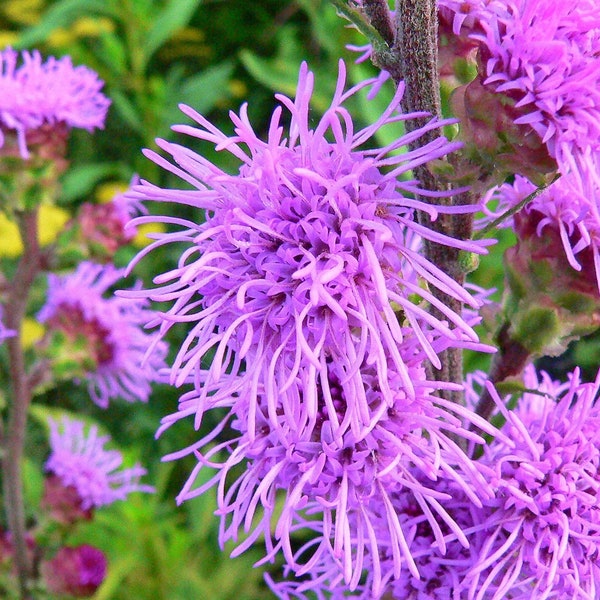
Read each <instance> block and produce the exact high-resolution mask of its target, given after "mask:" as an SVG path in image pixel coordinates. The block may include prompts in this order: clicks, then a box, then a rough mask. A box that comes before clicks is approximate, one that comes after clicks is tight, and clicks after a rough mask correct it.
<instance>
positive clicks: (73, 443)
mask: <svg viewBox="0 0 600 600" xmlns="http://www.w3.org/2000/svg"><path fill="white" fill-rule="evenodd" d="M48 422H49V424H50V448H51V454H50V457H49V458H48V461H47V462H46V471H48V472H49V473H52V474H54V475H56V476H57V477H58V478H60V480H61V481H62V484H63V486H64V487H73V488H75V489H76V490H77V493H78V494H79V497H80V499H81V508H82V509H83V510H84V511H85V510H87V509H90V508H98V507H100V506H105V505H107V504H112V503H113V502H115V501H117V500H125V498H127V495H128V494H130V493H132V492H148V493H152V492H154V488H153V487H151V486H148V485H143V484H141V483H140V482H139V479H140V477H142V476H143V475H145V474H146V470H145V469H143V468H142V467H140V466H139V465H136V466H134V467H132V468H130V469H121V470H119V467H121V465H122V463H123V456H122V455H121V453H120V452H119V451H118V450H107V449H105V445H106V443H107V442H108V441H109V440H110V438H109V436H99V435H98V427H96V426H95V425H92V426H91V427H89V429H88V430H87V431H86V427H85V424H84V423H83V422H82V421H75V420H70V419H67V418H66V417H63V419H62V420H61V423H60V424H59V423H58V422H57V421H54V420H53V419H49V420H48Z"/></svg>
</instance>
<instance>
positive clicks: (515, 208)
mask: <svg viewBox="0 0 600 600" xmlns="http://www.w3.org/2000/svg"><path fill="white" fill-rule="evenodd" d="M559 178H560V173H558V174H557V175H555V176H554V178H553V179H552V181H551V182H550V183H548V184H547V185H544V186H541V187H539V188H537V189H535V190H533V192H531V194H529V196H526V197H525V198H523V200H521V201H520V202H519V203H518V204H515V205H514V206H512V207H511V208H509V209H508V210H507V211H505V212H503V213H502V214H501V215H500V216H499V217H498V218H496V219H494V220H493V221H492V222H491V223H488V224H487V225H486V226H485V227H484V228H483V229H481V230H480V231H478V232H477V233H476V234H475V235H474V236H473V239H474V240H481V239H483V238H484V237H485V236H486V235H487V234H488V233H490V232H491V231H495V230H496V229H498V227H499V226H500V225H502V223H504V221H506V219H508V218H510V217H512V216H513V215H516V214H517V213H518V212H519V211H520V210H521V209H522V208H525V207H526V206H527V205H528V204H529V203H530V202H531V201H532V200H535V199H536V198H537V197H538V196H539V195H540V194H541V193H542V192H545V191H546V190H547V189H548V188H549V187H550V186H551V185H552V184H553V183H554V182H555V181H557V180H558V179H559Z"/></svg>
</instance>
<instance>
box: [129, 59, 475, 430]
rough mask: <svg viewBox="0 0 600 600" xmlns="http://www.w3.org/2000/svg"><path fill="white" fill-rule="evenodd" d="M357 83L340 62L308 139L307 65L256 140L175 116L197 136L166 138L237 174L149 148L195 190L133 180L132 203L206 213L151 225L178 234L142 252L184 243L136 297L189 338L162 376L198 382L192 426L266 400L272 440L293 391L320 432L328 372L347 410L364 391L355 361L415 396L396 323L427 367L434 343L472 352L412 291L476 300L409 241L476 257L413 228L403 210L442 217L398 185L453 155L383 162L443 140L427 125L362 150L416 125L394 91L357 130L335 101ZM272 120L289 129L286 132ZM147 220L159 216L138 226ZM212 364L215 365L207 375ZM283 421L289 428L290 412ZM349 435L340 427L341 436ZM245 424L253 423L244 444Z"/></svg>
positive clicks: (179, 151) (252, 410)
mask: <svg viewBox="0 0 600 600" xmlns="http://www.w3.org/2000/svg"><path fill="white" fill-rule="evenodd" d="M369 83H370V82H365V83H364V84H360V85H359V86H356V87H355V88H352V89H351V90H349V91H346V92H345V91H344V85H345V68H344V66H343V63H340V75H339V80H338V85H337V89H336V92H335V95H334V98H333V100H332V104H331V107H330V108H329V109H328V110H327V111H326V113H325V115H324V116H323V117H322V118H321V119H320V120H319V121H318V122H316V123H315V124H314V126H311V119H309V102H310V99H311V94H312V89H313V75H312V73H310V72H309V71H308V69H307V67H306V65H303V67H302V68H301V72H300V78H299V83H298V90H297V94H296V98H295V100H294V101H293V100H291V99H289V98H287V97H285V96H281V95H277V99H278V101H279V103H280V106H278V107H277V108H276V109H275V111H274V114H273V117H272V119H271V124H270V127H269V133H268V138H267V140H266V141H263V140H261V139H260V138H259V137H258V136H257V135H256V133H255V132H254V130H253V129H252V126H251V125H250V123H249V121H248V117H247V109H246V107H245V106H244V107H242V110H241V113H240V115H234V114H232V115H231V119H232V122H233V124H234V126H235V133H234V135H233V136H231V137H229V136H227V135H225V134H224V133H222V132H221V131H219V130H218V129H217V128H215V127H214V126H213V125H211V124H210V123H209V122H208V121H207V120H206V119H205V118H204V117H202V116H201V115H199V114H197V113H195V112H194V111H193V110H192V109H190V108H187V107H183V110H184V112H185V113H186V114H187V115H188V116H190V117H192V118H193V119H194V120H195V121H196V122H197V123H198V127H191V126H179V127H176V128H175V129H176V130H177V131H179V132H182V133H185V134H188V135H190V136H192V137H196V138H199V139H202V140H207V141H209V142H211V143H213V144H215V146H216V147H217V149H224V150H227V151H228V152H230V153H231V154H232V155H233V156H234V157H235V158H237V159H238V160H239V161H240V162H241V167H240V168H239V171H238V172H237V173H234V174H228V173H226V172H224V171H222V170H221V169H219V168H218V167H217V166H215V165H214V164H212V163H210V162H209V161H208V160H207V159H206V158H204V157H202V156H200V155H198V154H196V153H195V152H192V151H191V150H188V149H186V148H185V147H182V146H179V145H176V144H172V143H168V142H160V145H161V147H162V148H163V149H164V150H166V151H167V152H168V153H169V154H171V156H172V157H173V160H174V161H175V163H177V165H178V166H174V165H173V164H171V163H169V162H167V161H166V160H164V159H163V158H161V157H159V156H158V155H156V154H154V153H152V152H148V155H149V156H150V157H151V158H152V159H153V160H155V161H156V162H157V163H158V164H159V165H161V166H163V167H165V168H166V169H168V170H170V171H172V172H173V173H175V174H177V175H178V176H180V177H181V178H182V179H183V180H185V181H186V182H188V183H189V184H191V185H192V187H193V188H194V189H192V190H163V189H160V188H157V187H156V186H153V185H151V184H149V183H143V185H141V186H139V187H137V188H135V197H136V198H139V199H141V200H150V201H151V200H154V201H166V202H174V203H180V204H182V205H187V206H191V207H193V208H196V209H198V210H199V211H203V212H204V213H205V216H206V219H205V220H204V222H201V223H197V222H193V221H190V220H187V219H183V218H171V217H164V218H162V219H158V220H161V221H164V222H166V223H170V224H173V225H175V226H178V227H179V229H180V230H179V231H177V232H175V233H169V234H162V235H161V234H158V236H157V237H158V239H157V241H156V242H154V244H152V245H150V246H149V247H148V248H147V249H145V250H144V251H143V252H142V253H141V254H140V257H141V256H143V255H145V254H146V253H147V252H150V251H151V250H152V249H153V248H156V247H158V246H162V245H165V244H171V243H180V244H185V245H186V246H187V248H185V249H184V250H183V253H182V256H181V259H180V261H179V264H178V265H177V267H176V268H175V269H173V270H171V271H169V272H168V273H165V274H163V275H159V276H157V277H156V278H155V283H156V284H158V285H159V286H160V287H158V288H156V289H154V290H151V291H149V292H144V291H140V292H139V295H141V296H149V297H150V298H152V299H155V300H164V301H169V302H173V306H172V308H171V309H170V310H169V311H167V312H166V313H165V314H164V315H163V316H162V318H161V319H160V321H162V322H161V323H160V325H161V332H163V333H164V332H166V330H168V329H169V328H170V327H172V326H173V324H174V323H185V324H187V325H188V326H189V327H190V329H189V333H188V336H187V339H186V340H185V342H184V344H183V347H182V348H181V350H180V351H179V353H178V356H177V358H176V360H175V363H174V365H173V369H172V381H173V382H174V383H175V384H177V385H179V384H182V383H184V382H186V381H189V382H193V383H194V384H195V386H196V388H197V390H198V392H199V396H198V400H197V402H196V405H195V406H196V412H197V413H198V419H200V417H201V413H202V411H203V410H204V409H205V408H207V407H209V406H214V405H216V404H218V403H224V402H229V403H233V402H235V401H236V398H244V402H245V401H246V400H245V399H248V401H249V409H248V411H247V415H248V417H249V418H250V419H251V420H252V419H253V417H252V415H256V414H257V402H258V395H259V393H262V392H263V390H264V393H265V394H266V397H268V398H269V400H268V402H269V406H268V407H267V410H268V415H269V419H270V420H271V424H272V425H273V426H274V427H276V428H278V427H280V421H279V419H278V418H276V413H277V412H278V411H280V410H281V411H284V412H286V411H287V410H288V409H287V408H286V407H287V406H290V405H289V404H288V402H287V400H286V399H288V398H289V399H292V398H294V397H298V396H299V395H300V394H302V396H303V398H304V406H305V409H304V410H305V413H306V418H305V419H304V422H303V423H302V426H303V427H308V428H309V430H310V429H311V428H314V426H315V422H316V419H317V412H318V405H317V388H318V386H319V381H320V380H324V379H327V372H328V370H329V369H330V365H331V364H336V365H338V366H339V368H340V369H341V370H342V371H343V372H344V375H343V376H342V377H341V381H342V382H343V385H347V386H348V387H349V388H352V389H354V390H356V391H355V392H353V393H352V394H349V395H348V397H349V398H350V399H351V400H350V401H352V402H354V401H355V400H354V399H356V401H357V402H360V399H361V398H362V397H364V394H365V389H364V383H363V380H362V377H361V373H360V366H361V365H362V364H364V363H365V362H367V363H369V364H376V365H378V367H379V370H378V372H379V382H378V385H379V386H380V387H381V389H382V390H383V393H384V396H385V397H386V398H387V399H388V401H389V403H390V404H391V403H392V402H393V400H392V396H393V394H392V391H391V390H390V387H389V383H388V380H387V370H388V365H387V361H388V358H390V359H391V361H392V366H393V368H394V371H395V372H396V373H397V374H398V376H399V377H400V378H401V380H402V382H403V386H404V388H406V390H407V393H408V395H409V396H414V394H415V392H414V387H413V383H412V381H411V378H410V377H409V375H408V370H407V366H406V364H405V363H404V360H403V358H402V356H401V355H400V353H399V352H398V349H397V347H398V344H399V343H401V342H402V340H403V338H404V335H403V333H402V330H401V324H408V325H410V327H411V328H412V331H414V332H415V335H416V338H415V339H418V340H419V343H420V346H421V351H422V353H423V354H424V355H425V356H427V357H428V358H429V360H431V361H432V362H433V364H435V365H438V366H439V359H438V357H437V354H436V351H435V350H434V345H435V342H434V340H436V339H437V338H440V337H444V338H448V339H449V340H451V342H450V343H454V344H466V343H475V342H476V340H477V337H476V335H475V333H474V331H473V330H472V329H471V327H470V326H469V325H468V324H467V323H466V322H465V321H464V319H463V318H462V317H461V316H460V315H457V314H455V313H453V312H452V311H451V310H450V309H448V308H447V307H446V306H444V305H443V304H442V303H440V302H439V301H437V300H436V299H435V298H434V297H433V295H432V294H431V293H430V292H429V291H428V290H427V289H425V286H423V285H420V283H421V282H422V281H426V282H427V284H428V286H429V287H431V286H435V287H438V288H441V289H443V290H444V291H445V292H446V293H448V294H450V295H451V296H454V297H456V298H460V299H461V300H463V301H465V302H467V303H470V304H472V305H476V302H475V301H474V299H473V298H472V297H471V296H470V294H468V293H467V292H466V291H465V290H464V289H463V288H462V286H459V285H457V284H456V282H454V281H453V280H451V279H450V278H449V277H447V276H446V275H445V274H443V273H442V272H441V271H440V270H439V269H438V268H437V267H435V266H434V265H433V264H432V263H430V262H429V261H428V260H426V259H424V258H423V257H422V256H421V255H420V254H419V253H417V252H415V251H414V250H413V249H412V245H411V244H412V240H413V238H414V237H415V235H420V236H422V237H424V238H426V239H431V240H435V241H437V242H439V243H442V244H447V245H450V246H455V247H461V248H464V249H467V248H468V249H471V250H473V251H476V252H483V249H482V248H481V247H480V246H478V245H477V244H473V243H470V242H460V241H456V240H452V239H449V238H447V237H444V236H442V235H438V234H436V233H434V232H432V231H430V230H428V229H426V228H424V227H422V226H420V225H419V224H418V223H417V221H416V219H415V215H414V212H415V209H421V210H424V211H427V212H429V213H430V214H432V216H435V215H436V214H437V213H438V212H439V211H441V210H445V209H443V208H441V207H436V206H432V205H429V204H427V205H425V204H423V203H420V202H419V201H417V200H415V199H414V198H413V195H414V194H415V193H417V192H418V194H420V195H424V196H434V197H435V196H437V195H438V194H437V193H434V192H429V191H427V190H422V189H421V188H420V187H419V185H418V183H417V182H415V181H412V180H408V181H407V180H402V179H401V178H400V176H401V175H402V174H404V173H407V172H408V171H410V170H411V169H414V168H415V167H416V166H417V165H422V164H424V163H427V162H428V161H430V160H433V159H435V158H439V157H441V156H444V155H445V154H447V153H448V152H450V151H451V150H453V149H454V148H455V147H456V145H454V144H451V143H449V142H448V141H447V140H446V139H445V138H443V137H441V138H438V139H437V140H436V141H434V142H431V143H429V144H427V145H425V146H423V147H421V148H419V149H417V150H412V151H409V152H406V153H403V154H396V153H394V151H395V150H397V149H398V148H402V147H404V146H405V145H406V144H408V143H409V142H410V141H412V140H415V139H418V138H419V137H420V136H421V135H423V133H424V132H425V131H427V130H430V129H432V128H439V127H440V126H441V125H442V123H441V122H438V121H436V120H435V119H434V120H432V121H431V122H430V123H429V124H428V125H426V126H425V127H424V128H423V129H421V130H418V131H416V132H414V133H411V134H407V135H404V136H401V137H400V138H399V139H398V140H397V141H396V142H394V143H393V144H391V145H390V146H387V147H384V148H376V149H364V148H363V147H362V146H363V145H364V144H365V143H366V142H367V141H368V140H369V139H371V138H373V136H374V135H375V133H376V132H377V131H378V129H379V128H381V127H383V126H386V125H393V124H394V123H396V122H398V121H402V120H406V119H409V118H411V117H412V116H413V115H401V114H398V113H397V112H396V109H397V107H398V103H399V101H400V98H401V94H402V87H400V89H399V91H398V93H397V94H396V97H395V98H394V100H393V102H392V103H391V104H390V106H389V107H388V108H387V109H386V111H385V112H384V114H383V115H382V116H381V117H380V119H379V120H378V121H377V122H376V123H375V124H373V125H371V126H369V127H366V128H365V129H362V130H357V131H356V130H355V129H354V125H353V123H352V119H351V117H350V114H349V113H348V111H347V109H346V108H345V107H344V102H345V101H346V100H347V99H348V98H349V97H350V96H352V95H353V94H355V93H356V92H357V91H358V90H359V89H360V88H362V87H365V86H367V85H369ZM284 112H287V113H288V114H289V119H290V123H289V127H288V130H287V133H286V128H284V126H283V116H284ZM461 210H462V209H461ZM468 210H470V209H468ZM151 220H157V217H143V218H140V219H136V220H135V222H136V223H144V222H148V221H151ZM392 303H395V305H396V306H397V310H396V312H395V311H394V309H393V307H392ZM426 303H432V304H434V305H436V306H437V307H438V308H439V309H440V311H441V313H442V314H443V320H442V319H437V318H435V317H432V316H431V315H430V314H428V313H427V311H426V310H424V308H423V306H424V304H426ZM156 323H159V320H157V321H156ZM208 354H214V358H212V364H211V365H210V367H208V368H206V367H205V366H204V365H205V359H206V358H207V355H208ZM245 365H252V369H247V370H246V369H245ZM361 390H362V391H361ZM225 399H227V400H225ZM366 410H367V409H366V408H363V407H361V406H359V405H358V404H357V405H356V406H351V407H349V412H351V413H353V414H354V415H357V417H356V418H357V419H359V421H360V420H361V419H363V417H361V416H360V415H361V414H363V415H364V414H365V413H366ZM290 419H292V420H295V419H296V417H295V416H293V415H291V414H290ZM348 424H349V421H347V420H345V421H343V422H342V423H341V427H342V429H345V428H346V427H347V426H348ZM365 424H366V423H363V425H365ZM257 427H258V425H256V424H254V425H250V434H251V435H253V432H255V431H256V429H257ZM339 433H340V434H341V433H343V431H340V432H339Z"/></svg>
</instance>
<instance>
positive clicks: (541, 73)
mask: <svg viewBox="0 0 600 600" xmlns="http://www.w3.org/2000/svg"><path fill="white" fill-rule="evenodd" d="M441 6H442V8H443V10H444V11H449V12H451V13H453V14H454V30H455V33H462V34H463V35H468V36H469V37H470V38H471V39H472V40H474V41H476V42H477V43H478V50H479V63H480V77H481V82H482V83H483V85H484V87H485V88H487V89H490V90H492V91H493V92H494V93H495V94H501V95H502V96H503V98H504V102H505V103H506V102H508V103H510V104H511V105H512V106H513V107H514V108H513V109H511V112H512V114H513V116H514V117H515V119H514V123H515V125H519V126H521V125H524V126H527V127H530V128H531V129H532V130H533V131H534V132H535V133H536V134H537V136H538V137H539V139H540V140H541V142H542V143H543V144H544V145H545V147H546V150H547V152H548V153H549V155H550V156H551V157H552V158H553V159H554V160H555V161H556V163H557V164H558V168H559V170H560V171H561V173H563V174H567V173H568V174H571V176H572V178H573V180H574V181H573V182H574V183H575V184H576V186H577V188H578V189H579V190H580V191H581V192H583V193H587V194H588V195H589V191H590V189H589V185H590V184H591V183H592V182H594V181H597V178H596V175H595V174H596V173H597V170H598V152H599V151H600V125H599V124H600V71H599V70H598V54H599V52H600V18H599V16H598V11H597V6H596V3H595V2H593V1H591V0H566V1H565V2H547V1H546V0H517V1H515V2H512V1H511V2H509V1H507V0H493V1H491V2H487V1H483V0H478V1H475V2H467V3H465V2H455V1H454V0H447V1H446V0H445V1H444V2H442V3H441ZM596 199H597V195H596Z"/></svg>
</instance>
